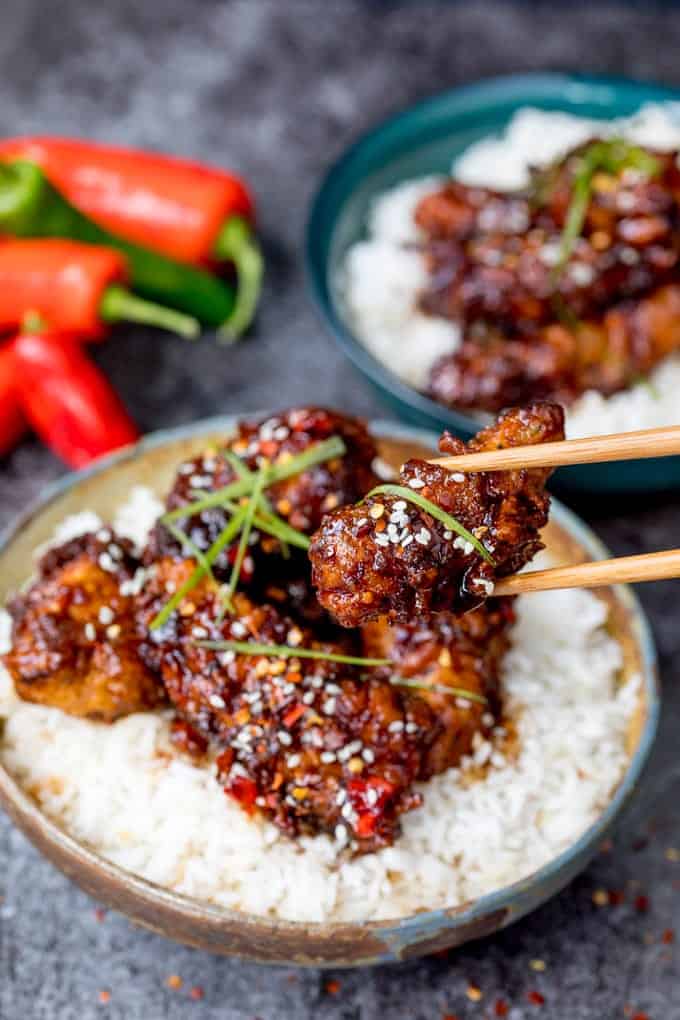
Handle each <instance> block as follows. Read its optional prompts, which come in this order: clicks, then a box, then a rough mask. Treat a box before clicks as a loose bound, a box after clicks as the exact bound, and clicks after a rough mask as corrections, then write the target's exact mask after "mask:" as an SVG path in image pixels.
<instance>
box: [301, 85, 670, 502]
mask: <svg viewBox="0 0 680 1020" xmlns="http://www.w3.org/2000/svg"><path fill="white" fill-rule="evenodd" d="M679 99H680V91H678V90H674V89H669V88H664V87H662V86H658V85H650V84H643V83H641V82H634V81H628V80H625V79H613V78H591V77H582V76H575V75H568V74H528V75H510V76H508V77H505V78H495V79H490V80H488V81H482V82H480V83H478V84H475V85H470V86H466V87H463V88H457V89H452V90H451V91H449V92H443V93H441V95H437V96H435V97H433V98H432V99H428V100H426V101H425V102H423V103H419V104H418V105H416V106H412V107H410V108H409V109H407V110H404V111H403V112H402V113H399V114H397V115H396V116H394V117H390V118H389V119H388V120H386V121H383V123H381V124H379V125H378V126H377V127H376V128H374V129H373V130H372V131H370V132H369V133H368V134H365V135H364V136H363V137H362V138H360V139H359V140H358V141H357V142H355V143H354V144H353V145H352V146H351V147H350V148H349V149H348V150H347V151H346V152H345V153H344V155H342V156H341V157H340V158H339V159H338V160H337V162H336V163H334V165H333V166H332V167H331V169H330V170H329V171H328V173H327V175H326V177H325V178H324V180H323V183H322V184H321V187H320V189H319V191H318V193H317V195H316V198H315V200H314V203H313V206H312V209H311V214H310V218H309V223H308V227H307V269H308V274H307V275H308V280H309V283H310V287H311V291H312V295H313V297H314V299H315V301H316V304H317V306H318V307H319V309H320V311H321V315H322V317H323V319H324V320H325V322H326V323H327V325H328V326H329V327H330V330H331V332H332V333H333V335H334V336H335V338H336V340H337V342H338V343H339V345H340V347H341V348H342V350H343V351H344V352H345V354H346V355H347V356H348V357H349V358H350V360H351V361H352V362H353V363H354V365H355V367H356V368H357V369H358V370H359V372H360V373H361V374H362V375H363V376H365V377H366V378H367V379H368V380H369V381H370V382H371V383H372V384H373V386H374V387H375V389H376V390H377V391H378V393H379V394H380V396H381V397H382V398H383V400H384V401H385V402H386V403H387V404H388V405H389V406H390V408H391V409H392V410H393V411H395V412H396V413H397V415H398V416H399V417H401V418H402V419H404V420H405V421H408V422H410V423H412V424H415V425H420V426H423V427H425V428H431V429H435V430H436V431H438V432H441V431H442V430H443V429H445V428H447V429H450V430H451V431H452V432H455V433H457V434H458V435H461V436H463V437H464V438H469V436H471V435H473V433H475V432H476V431H477V430H478V428H479V422H478V421H475V419H474V418H472V417H470V416H469V415H467V414H465V413H463V412H459V411H454V410H451V409H449V408H446V407H443V406H442V405H441V404H438V403H436V402H435V401H434V400H431V399H430V398H429V397H426V396H424V395H423V394H421V393H418V392H417V391H416V390H415V389H413V388H412V387H410V386H408V385H406V384H405V383H403V382H401V381H400V380H399V379H398V378H397V376H396V375H393V374H392V373H391V372H390V371H389V369H387V368H386V367H385V366H384V365H383V364H382V363H381V362H379V361H378V360H377V359H376V358H375V357H374V356H373V355H372V354H371V353H369V351H368V350H367V349H366V348H365V347H364V346H363V344H362V343H361V342H360V341H359V340H358V339H357V337H356V336H355V335H354V333H353V332H352V327H351V324H350V323H349V321H348V318H347V315H346V312H345V309H344V307H343V301H342V297H341V294H340V292H339V287H338V281H339V279H340V269H341V267H342V265H343V263H344V260H345V254H346V252H347V249H348V248H349V247H350V246H351V245H353V244H354V243H355V242H356V241H358V240H359V239H361V238H362V237H363V236H365V224H366V218H367V214H368V210H369V207H370V205H371V203H372V201H373V200H374V199H375V198H377V197H378V196H379V195H380V194H382V193H383V192H384V191H386V190H387V189H389V188H391V187H394V186H395V185H397V184H399V183H400V182H401V181H404V180H408V179H410V178H415V177H422V176H426V175H428V174H447V173H448V172H449V171H450V169H451V164H452V162H453V160H454V159H455V158H456V157H457V156H459V155H460V154H461V153H462V152H463V151H464V149H466V148H467V147H468V146H469V145H470V144H471V143H472V142H475V141H478V140H479V139H480V138H483V137H485V136H488V135H494V134H499V133H501V132H502V131H503V129H504V128H505V127H506V125H507V123H508V122H509V120H510V119H511V117H512V116H513V114H514V113H515V112H516V111H517V110H519V109H520V108H521V107H525V106H533V107H539V108H541V109H545V110H557V111H564V112H567V113H572V114H575V115H577V116H581V117H595V118H600V119H610V118H613V117H623V116H627V115H630V114H632V113H634V112H635V111H636V110H638V109H639V108H640V107H641V106H642V105H643V104H644V103H649V102H664V101H669V100H675V101H678V100H679ZM631 427H632V428H634V427H635V426H634V423H631ZM552 484H553V486H554V487H555V488H561V489H564V490H571V491H574V490H576V491H580V492H585V493H587V492H623V491H625V492H645V491H652V490H656V491H659V490H664V489H674V488H680V457H675V458H672V459H669V458H663V459H662V458H656V459H652V460H638V461H628V462H626V463H615V464H596V465H592V464H591V465H583V466H579V467H569V468H560V470H559V471H558V472H557V473H556V474H555V476H554V479H553V483H552Z"/></svg>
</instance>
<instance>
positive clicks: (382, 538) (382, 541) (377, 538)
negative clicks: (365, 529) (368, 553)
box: [373, 532, 390, 547]
mask: <svg viewBox="0 0 680 1020" xmlns="http://www.w3.org/2000/svg"><path fill="white" fill-rule="evenodd" d="M373 541H374V542H375V544H376V545H379V546H382V547H385V546H388V545H389V544H390V540H389V538H388V537H387V535H386V534H385V533H384V532H382V533H379V534H377V535H374V536H373Z"/></svg>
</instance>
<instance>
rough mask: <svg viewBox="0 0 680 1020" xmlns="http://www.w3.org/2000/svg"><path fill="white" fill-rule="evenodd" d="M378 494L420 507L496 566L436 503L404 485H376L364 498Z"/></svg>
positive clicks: (475, 539)
mask: <svg viewBox="0 0 680 1020" xmlns="http://www.w3.org/2000/svg"><path fill="white" fill-rule="evenodd" d="M380 494H384V495H386V496H398V497H399V498H400V499H406V500H408V501H409V502H410V503H415V505H416V506H418V507H420V509H421V510H424V511H425V513H428V514H429V515H430V517H434V518H436V520H438V521H441V523H442V524H445V525H446V527H447V528H448V529H449V531H455V533H456V534H457V535H460V537H461V538H464V539H465V541H466V542H469V543H470V545H471V546H472V547H473V548H474V549H476V551H477V552H478V553H479V555H480V556H481V557H482V559H484V560H486V562H487V563H489V564H490V565H491V566H492V567H494V566H495V565H496V564H495V561H494V559H493V557H492V556H491V553H490V552H489V551H488V550H487V549H486V548H485V546H483V545H482V543H481V542H480V541H479V539H478V538H476V537H475V535H473V534H472V532H471V531H468V529H467V528H466V527H465V526H464V525H463V524H461V523H460V521H458V520H456V518H455V517H452V516H451V514H447V513H446V511H445V510H442V509H441V507H438V506H437V504H436V503H432V502H431V501H430V500H429V499H426V498H425V496H421V495H420V493H418V492H415V491H414V490H413V489H409V488H408V486H406V485H390V484H387V485H378V486H376V488H375V489H371V491H370V492H369V493H368V496H366V497H365V498H366V499H368V498H369V497H370V496H378V495H380Z"/></svg>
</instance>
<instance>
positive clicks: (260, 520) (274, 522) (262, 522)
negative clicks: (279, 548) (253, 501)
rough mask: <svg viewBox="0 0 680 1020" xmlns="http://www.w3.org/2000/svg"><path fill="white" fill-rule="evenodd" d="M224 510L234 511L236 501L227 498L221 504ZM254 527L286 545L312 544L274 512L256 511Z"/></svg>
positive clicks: (304, 545)
mask: <svg viewBox="0 0 680 1020" xmlns="http://www.w3.org/2000/svg"><path fill="white" fill-rule="evenodd" d="M222 508H223V509H224V510H229V511H230V512H231V513H234V512H235V511H236V510H237V509H238V506H237V504H236V503H232V501H231V500H227V501H226V502H225V503H223V504H222ZM254 524H255V527H256V528H257V529H258V530H259V531H264V533H265V534H266V535H271V536H272V537H273V538H278V540H279V542H285V543H287V544H288V545H295V546H297V547H298V549H305V550H307V549H309V547H310V545H311V544H312V543H311V541H310V539H309V538H308V537H307V535H305V534H303V532H301V531H298V530H297V529H296V528H293V527H291V525H290V524H288V522H287V521H284V520H283V519H282V518H281V517H279V516H277V514H274V513H271V514H270V513H267V512H266V511H265V510H260V511H259V512H257V511H256V513H255V520H254Z"/></svg>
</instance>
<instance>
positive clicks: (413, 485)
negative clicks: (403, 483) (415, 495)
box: [408, 478, 425, 489]
mask: <svg viewBox="0 0 680 1020" xmlns="http://www.w3.org/2000/svg"><path fill="white" fill-rule="evenodd" d="M408 485H409V489H424V488H425V482H424V481H423V480H422V478H409V482H408Z"/></svg>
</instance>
